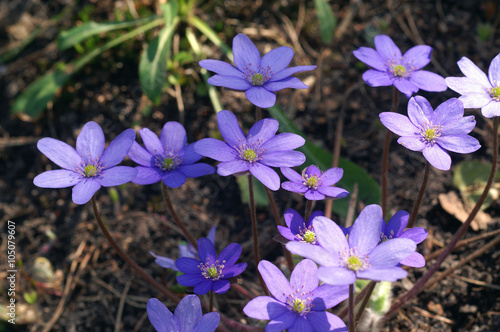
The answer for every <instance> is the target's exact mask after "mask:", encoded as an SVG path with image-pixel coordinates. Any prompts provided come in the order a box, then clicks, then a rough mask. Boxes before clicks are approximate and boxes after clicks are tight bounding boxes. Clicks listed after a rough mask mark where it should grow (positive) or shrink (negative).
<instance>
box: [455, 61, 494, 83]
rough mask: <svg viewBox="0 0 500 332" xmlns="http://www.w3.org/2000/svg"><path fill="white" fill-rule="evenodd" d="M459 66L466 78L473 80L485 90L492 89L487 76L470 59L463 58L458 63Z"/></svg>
mask: <svg viewBox="0 0 500 332" xmlns="http://www.w3.org/2000/svg"><path fill="white" fill-rule="evenodd" d="M457 65H458V67H459V68H460V70H461V71H462V73H464V75H465V76H467V77H468V78H470V79H473V80H474V81H476V82H477V83H478V84H480V85H482V86H483V87H484V88H491V83H490V81H489V80H488V77H486V74H485V73H484V72H483V71H482V70H481V69H479V67H478V66H476V65H475V64H474V63H473V62H472V61H470V60H469V59H468V58H466V57H462V59H460V60H459V61H458V62H457Z"/></svg>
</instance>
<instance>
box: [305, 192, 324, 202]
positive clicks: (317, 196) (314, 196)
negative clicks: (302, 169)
mask: <svg viewBox="0 0 500 332" xmlns="http://www.w3.org/2000/svg"><path fill="white" fill-rule="evenodd" d="M304 197H305V198H306V199H308V200H310V201H320V200H322V199H325V195H323V194H322V193H320V192H319V191H317V190H314V189H308V190H307V191H306V192H305V193H304Z"/></svg>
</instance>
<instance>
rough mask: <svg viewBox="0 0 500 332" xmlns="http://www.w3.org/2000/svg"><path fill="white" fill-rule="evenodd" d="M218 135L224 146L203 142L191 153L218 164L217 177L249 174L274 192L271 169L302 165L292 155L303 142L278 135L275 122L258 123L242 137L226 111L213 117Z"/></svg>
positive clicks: (276, 181)
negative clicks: (218, 131) (222, 139)
mask: <svg viewBox="0 0 500 332" xmlns="http://www.w3.org/2000/svg"><path fill="white" fill-rule="evenodd" d="M217 123H218V125H219V130H220V133H221V134H222V137H223V138H224V139H225V141H226V142H222V141H220V140H218V139H214V138H204V139H202V140H199V141H198V142H196V143H195V148H194V149H195V151H196V152H197V153H199V154H201V155H204V156H207V157H210V158H212V159H215V160H217V161H220V162H221V163H220V164H219V165H217V174H219V175H222V176H227V175H231V174H237V175H241V174H246V173H248V172H250V173H251V174H252V175H253V176H255V177H256V178H257V179H258V180H259V181H260V182H262V184H264V185H265V186H266V187H268V188H269V189H271V190H278V189H279V187H280V177H279V175H278V173H276V171H274V170H273V169H272V168H271V167H294V166H298V165H302V164H303V163H304V161H305V160H306V157H305V156H304V154H303V153H302V152H299V151H293V149H296V148H298V147H300V146H302V145H304V143H305V140H304V138H302V137H301V136H299V135H296V134H291V133H281V134H278V135H275V134H276V132H277V131H278V126H279V124H278V121H276V120H274V119H262V120H260V121H259V122H257V123H256V124H254V125H253V126H252V128H250V130H249V132H248V135H247V136H246V137H245V135H244V134H243V131H242V130H241V128H240V125H239V124H238V120H237V119H236V116H234V114H233V113H231V112H229V111H220V112H219V113H217Z"/></svg>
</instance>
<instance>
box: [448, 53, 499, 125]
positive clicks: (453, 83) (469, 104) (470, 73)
mask: <svg viewBox="0 0 500 332" xmlns="http://www.w3.org/2000/svg"><path fill="white" fill-rule="evenodd" d="M457 64H458V67H460V70H461V71H462V73H463V74H464V75H465V77H447V78H446V79H445V81H446V84H448V87H449V88H450V89H452V90H454V91H456V92H458V93H459V94H461V95H462V96H461V97H460V98H459V99H460V100H461V101H462V102H463V103H464V107H465V108H480V109H481V113H483V115H484V116H485V117H487V118H492V117H494V116H500V54H498V55H497V56H496V57H495V58H494V59H493V61H491V64H490V68H489V69H488V76H486V74H485V73H484V72H483V71H482V70H481V69H479V68H478V67H477V66H476V65H475V64H474V63H473V62H472V61H470V60H469V59H467V58H466V57H463V58H462V59H460V61H458V62H457Z"/></svg>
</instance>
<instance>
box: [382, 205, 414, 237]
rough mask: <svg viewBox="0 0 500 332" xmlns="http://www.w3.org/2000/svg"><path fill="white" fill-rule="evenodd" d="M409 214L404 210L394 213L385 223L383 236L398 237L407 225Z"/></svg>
mask: <svg viewBox="0 0 500 332" xmlns="http://www.w3.org/2000/svg"><path fill="white" fill-rule="evenodd" d="M409 216H410V214H409V213H408V212H406V211H404V210H400V211H398V212H396V213H395V214H394V215H393V216H392V218H391V219H390V220H389V222H388V223H387V226H386V227H385V232H384V234H385V235H386V236H387V237H390V236H391V235H392V237H399V236H400V235H401V234H402V233H403V231H404V230H405V228H406V225H407V224H408V218H409Z"/></svg>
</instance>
